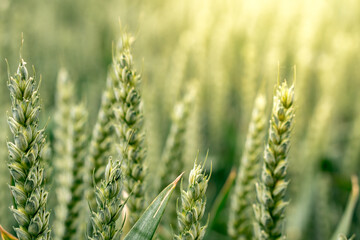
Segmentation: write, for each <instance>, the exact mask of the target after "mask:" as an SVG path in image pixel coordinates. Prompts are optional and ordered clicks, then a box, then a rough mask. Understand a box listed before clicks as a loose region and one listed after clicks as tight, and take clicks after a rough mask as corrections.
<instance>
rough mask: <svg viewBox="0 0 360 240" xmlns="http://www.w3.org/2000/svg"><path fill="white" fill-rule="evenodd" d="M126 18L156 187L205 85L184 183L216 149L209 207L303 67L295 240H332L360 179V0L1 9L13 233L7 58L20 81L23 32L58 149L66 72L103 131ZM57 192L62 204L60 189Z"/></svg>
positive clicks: (125, 0) (220, 232) (5, 195)
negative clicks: (259, 115)
mask: <svg viewBox="0 0 360 240" xmlns="http://www.w3.org/2000/svg"><path fill="white" fill-rule="evenodd" d="M119 19H121V25H122V27H125V28H126V29H127V31H128V32H130V33H132V34H133V35H134V36H135V38H136V41H135V43H134V44H133V53H134V58H135V62H136V63H135V64H136V66H137V69H138V70H139V71H141V72H142V75H143V84H142V94H143V99H144V106H145V121H146V133H147V139H148V160H147V161H148V164H149V168H150V171H152V173H151V174H150V175H149V178H151V177H156V168H157V167H158V166H159V163H157V162H158V161H159V159H160V156H161V152H162V148H163V146H164V142H165V140H166V137H167V134H168V131H169V127H170V116H171V113H172V109H173V106H174V104H175V102H176V101H177V100H178V99H179V98H180V97H181V96H182V93H183V91H184V89H186V86H187V85H188V84H189V82H190V81H195V82H196V83H197V86H198V89H199V91H198V94H197V99H196V103H195V104H194V106H193V109H192V112H191V115H190V121H189V124H188V128H187V133H186V135H187V143H186V151H185V159H186V161H187V162H188V166H187V168H186V169H179V173H180V172H182V171H183V170H187V171H188V170H189V169H191V164H192V162H193V160H194V158H195V156H196V153H197V151H198V149H199V150H200V156H201V158H202V156H204V155H205V154H206V151H207V150H208V149H209V160H210V161H211V162H212V164H213V173H212V177H211V180H210V186H209V189H208V204H207V209H208V210H210V209H211V207H212V204H213V202H214V199H215V196H216V195H217V194H218V192H219V191H220V189H221V187H222V185H223V184H224V182H225V180H226V178H227V176H228V174H229V172H230V170H231V168H232V167H237V166H238V162H239V158H240V156H241V153H242V149H243V145H244V140H245V136H246V132H247V127H248V123H249V120H250V114H251V109H252V106H253V100H254V98H255V96H256V93H257V92H258V90H259V89H260V88H261V86H263V88H265V89H267V91H266V92H267V96H268V100H269V102H270V104H268V113H270V105H271V100H272V99H271V95H272V93H273V86H274V84H275V83H276V81H277V75H278V63H279V65H280V78H281V79H284V78H286V79H288V80H289V81H290V82H292V81H293V79H294V77H293V75H294V72H293V66H294V65H296V68H297V74H296V87H295V94H296V118H295V128H294V131H293V135H292V139H291V140H292V144H291V145H292V147H291V150H290V158H289V161H290V164H289V178H290V179H291V181H290V185H289V191H288V193H289V194H288V195H289V199H290V205H289V207H288V209H287V215H288V216H287V223H286V224H287V232H288V238H289V239H292V240H296V239H329V237H330V235H331V234H332V231H333V230H334V228H335V226H336V225H337V223H338V221H339V220H340V217H341V215H342V213H343V211H344V208H345V205H346V201H347V198H348V195H349V193H350V189H351V184H350V176H351V175H352V174H358V175H359V172H360V69H359V67H360V35H359V34H360V31H359V30H360V24H359V23H360V2H359V1H357V0H346V1H341V0H326V1H325V0H303V1H287V0H272V1H265V0H256V1H250V0H247V1H245V0H243V1H240V0H239V1H237V0H233V1H230V0H197V1H194V0H182V1H178V0H152V1H140V0H117V1H115V0H108V1H100V0H76V1H73V0H53V1H40V0H33V1H20V0H0V101H1V104H0V112H1V117H0V120H1V121H0V140H1V145H0V146H1V147H0V155H1V159H2V161H1V162H0V184H1V186H0V224H2V225H4V226H6V227H7V229H11V228H10V226H12V223H13V222H14V220H13V217H12V214H10V211H9V210H8V207H9V206H10V205H11V198H10V191H9V189H8V188H7V186H6V183H7V182H9V179H10V178H9V176H8V175H9V173H8V170H7V168H6V164H5V160H6V159H7V156H6V154H7V150H6V144H5V141H6V138H7V137H10V134H9V131H8V126H7V123H6V111H10V107H9V106H10V98H9V94H8V90H7V86H6V81H7V67H6V63H5V61H4V59H5V58H7V59H8V61H9V65H10V72H11V73H13V72H14V71H15V70H16V67H17V64H18V59H19V49H20V40H21V33H23V35H24V39H25V43H24V47H23V50H22V55H23V57H24V58H25V60H26V61H27V62H28V63H29V66H31V65H34V66H35V68H36V73H37V76H40V75H41V76H42V79H43V80H42V85H41V99H42V106H43V111H42V116H41V118H42V124H43V125H44V124H45V123H46V122H48V127H47V130H48V140H49V141H51V139H52V129H53V115H54V111H56V109H55V106H54V95H55V94H56V88H55V86H56V77H57V73H58V70H59V69H60V68H61V67H64V68H66V69H67V70H68V71H69V73H70V76H71V78H72V79H73V81H74V82H75V83H76V86H77V89H78V90H77V98H78V100H84V101H85V102H86V105H87V106H88V110H89V112H90V124H91V126H92V124H93V123H94V122H95V118H96V114H97V111H98V107H99V105H100V96H101V90H102V89H104V87H105V81H106V74H107V69H108V67H109V64H110V63H111V57H112V43H113V42H114V41H116V40H117V38H118V36H119V35H120V24H119ZM210 161H208V163H210ZM50 165H51V163H50ZM4 179H5V180H4ZM50 182H51V181H50ZM49 188H50V189H49ZM48 189H49V190H50V195H51V194H54V192H51V184H50V185H49V186H48ZM358 205H359V204H358ZM49 208H51V205H50V206H49ZM355 212H356V213H355V216H354V219H353V227H352V229H351V232H352V233H356V234H357V236H358V237H359V236H360V228H359V227H357V228H356V226H359V224H360V207H359V206H357V209H356V211H355ZM226 222H227V214H226V210H225V211H224V212H223V213H222V215H221V217H220V218H218V219H217V221H216V224H215V225H214V227H213V228H212V229H209V231H211V234H210V237H209V238H208V239H226Z"/></svg>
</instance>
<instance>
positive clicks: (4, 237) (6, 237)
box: [0, 225, 18, 240]
mask: <svg viewBox="0 0 360 240" xmlns="http://www.w3.org/2000/svg"><path fill="white" fill-rule="evenodd" d="M0 236H1V240H18V239H17V238H16V237H14V236H13V235H11V234H10V233H9V232H7V231H6V230H5V229H4V228H3V227H2V226H1V225H0Z"/></svg>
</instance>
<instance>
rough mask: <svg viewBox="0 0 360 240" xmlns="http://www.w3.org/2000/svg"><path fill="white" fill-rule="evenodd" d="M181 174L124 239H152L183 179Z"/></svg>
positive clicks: (157, 198) (158, 197) (165, 189)
mask: <svg viewBox="0 0 360 240" xmlns="http://www.w3.org/2000/svg"><path fill="white" fill-rule="evenodd" d="M183 174H184V173H182V174H180V176H178V177H177V178H176V179H175V180H174V181H173V182H172V183H171V184H169V185H168V186H167V187H166V188H164V190H163V191H162V192H161V193H160V194H159V195H158V196H157V197H156V198H155V199H154V201H153V202H152V203H151V204H150V206H149V207H148V208H147V209H146V210H145V212H144V213H143V214H142V215H141V217H140V219H139V220H138V221H137V222H136V223H135V225H134V226H133V227H132V228H131V229H130V231H129V233H128V234H127V235H126V237H125V238H124V240H150V239H152V237H153V236H154V234H155V231H156V229H157V227H158V225H159V223H160V220H161V217H162V216H163V214H164V211H165V208H166V205H167V203H168V201H169V199H170V197H171V194H172V193H173V191H174V189H175V187H176V185H177V183H178V182H179V180H180V179H181V177H182V175H183Z"/></svg>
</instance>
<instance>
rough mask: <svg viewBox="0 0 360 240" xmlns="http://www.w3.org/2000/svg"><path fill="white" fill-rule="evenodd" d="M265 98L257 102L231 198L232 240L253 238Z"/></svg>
mask: <svg viewBox="0 0 360 240" xmlns="http://www.w3.org/2000/svg"><path fill="white" fill-rule="evenodd" d="M265 108H266V99H265V97H264V95H262V94H259V95H258V96H257V97H256V100H255V106H254V109H253V112H252V117H251V122H250V125H249V130H248V134H247V137H246V143H245V150H244V153H243V155H242V158H241V163H240V167H239V170H238V174H237V178H236V182H235V189H234V192H233V195H232V198H231V211H230V212H229V214H230V216H229V223H228V231H229V235H230V236H231V237H232V238H233V239H251V237H252V235H253V233H252V223H253V212H252V203H253V202H254V201H255V198H256V197H255V192H254V190H255V179H256V177H257V176H258V175H259V170H260V161H259V160H260V157H261V151H262V149H263V142H264V136H265V124H266V114H265Z"/></svg>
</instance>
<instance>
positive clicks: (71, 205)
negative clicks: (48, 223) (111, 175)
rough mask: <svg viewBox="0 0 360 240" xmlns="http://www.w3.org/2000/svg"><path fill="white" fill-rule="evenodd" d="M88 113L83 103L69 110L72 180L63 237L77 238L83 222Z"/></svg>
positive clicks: (79, 235)
mask: <svg viewBox="0 0 360 240" xmlns="http://www.w3.org/2000/svg"><path fill="white" fill-rule="evenodd" d="M87 116H88V114H87V111H86V109H85V107H84V106H83V105H77V106H74V107H73V109H72V110H71V123H72V124H71V128H70V133H71V139H72V143H71V151H70V152H71V159H72V169H71V173H72V182H71V186H70V194H71V199H70V201H69V202H68V204H67V210H68V214H67V217H66V220H65V232H64V233H65V234H64V237H63V239H79V237H81V236H82V234H81V230H83V229H84V228H83V229H82V227H83V226H82V225H83V223H84V219H83V217H84V216H83V214H84V202H83V198H84V193H85V185H84V180H85V179H84V176H85V174H86V171H85V166H84V165H85V157H86V150H87V122H88V117H87Z"/></svg>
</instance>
